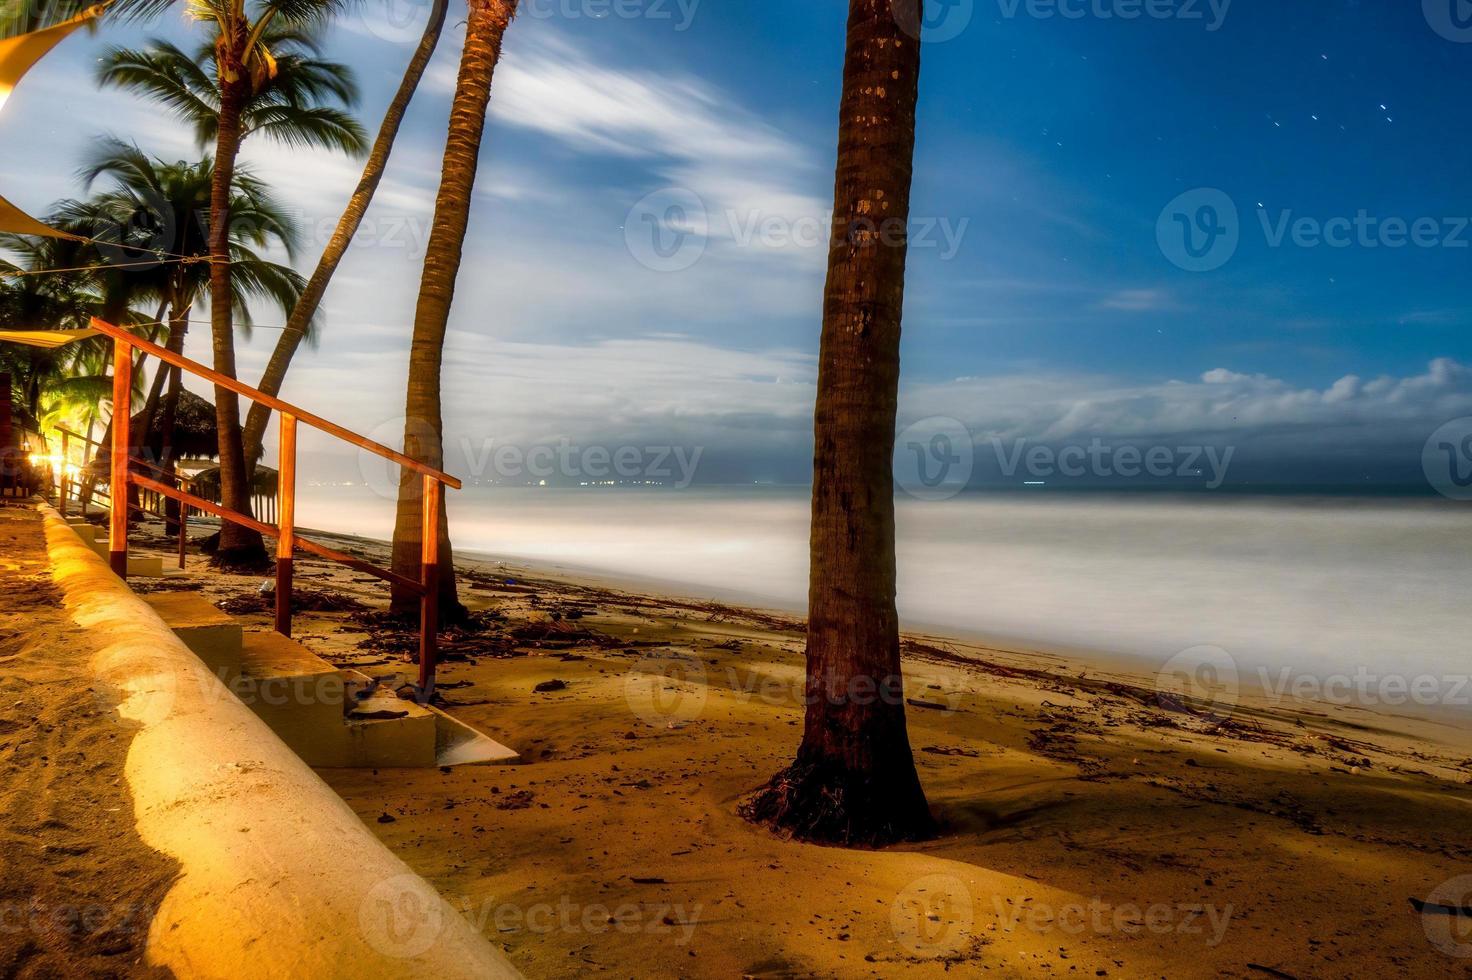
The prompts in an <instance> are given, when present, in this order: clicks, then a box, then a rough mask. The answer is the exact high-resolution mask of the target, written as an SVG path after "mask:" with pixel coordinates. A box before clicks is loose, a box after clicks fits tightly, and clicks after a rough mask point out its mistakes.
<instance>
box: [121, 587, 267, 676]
mask: <svg viewBox="0 0 1472 980" xmlns="http://www.w3.org/2000/svg"><path fill="white" fill-rule="evenodd" d="M139 598H141V599H142V600H143V601H144V603H145V604H147V605H148V607H149V608H150V609H152V610H153V611H154V612H156V613H158V618H159V619H162V620H163V621H164V625H166V626H168V627H169V629H171V630H173V631H174V634H175V635H176V636H178V637H179V639H181V640H183V641H184V645H185V646H187V647H188V648H189V649H190V650H192V651H194V655H195V656H197V657H198V658H199V659H200V660H203V661H204V662H205V666H207V667H209V668H210V671H211V672H213V673H214V675H215V676H216V677H218V678H220V680H221V681H223V682H224V683H225V684H226V685H227V686H228V685H229V684H231V683H232V682H233V681H234V680H235V678H237V677H239V676H240V654H241V646H242V630H241V628H240V624H239V623H237V622H236V621H235V620H233V619H231V618H230V617H229V616H228V615H226V614H225V613H223V612H221V611H220V610H219V609H218V608H216V607H215V606H214V605H213V604H212V603H211V602H210V601H209V600H208V599H206V598H205V597H204V596H202V595H200V594H198V593H197V592H152V593H149V594H147V595H142V596H139Z"/></svg>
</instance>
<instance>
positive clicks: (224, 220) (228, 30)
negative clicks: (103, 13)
mask: <svg viewBox="0 0 1472 980" xmlns="http://www.w3.org/2000/svg"><path fill="white" fill-rule="evenodd" d="M170 2H171V0H124V4H123V9H124V11H125V12H126V11H132V12H138V13H150V12H153V11H157V10H159V9H162V8H163V7H166V6H168V5H169V3H170ZM336 7H337V3H336V2H335V0H257V2H255V3H247V2H246V0H189V2H188V4H187V6H186V10H187V11H188V14H189V16H190V17H191V18H193V19H195V20H198V21H201V22H204V23H207V24H208V25H209V37H208V42H207V43H206V44H205V45H203V46H202V47H201V49H200V50H199V52H198V53H197V54H196V56H195V57H194V58H190V57H189V56H187V55H185V54H184V53H183V52H182V51H180V50H179V49H178V48H176V47H174V46H173V45H170V44H168V43H166V42H162V41H154V42H152V43H151V44H150V46H149V48H148V49H146V50H145V51H141V52H134V51H124V50H114V51H112V52H110V53H109V55H108V56H107V57H105V58H104V59H103V64H102V65H101V67H100V71H99V78H100V81H101V82H102V83H103V84H114V85H121V86H126V87H128V88H132V89H135V90H137V91H140V92H142V93H143V94H144V95H145V96H147V97H149V98H151V99H152V100H153V101H155V102H159V103H160V104H162V105H164V106H165V107H167V108H169V109H171V110H172V111H174V112H175V114H176V115H179V116H180V117H182V118H183V119H185V120H186V121H188V122H190V123H191V124H192V125H193V126H194V130H195V135H196V137H197V138H198V139H199V140H200V141H201V142H202V143H203V142H207V141H208V140H210V139H213V140H214V143H215V170H214V182H213V186H212V187H211V189H210V225H209V249H210V320H211V339H212V345H213V354H214V368H215V370H216V371H218V372H220V373H221V374H223V375H225V376H227V377H230V378H234V377H235V375H236V371H235V337H234V322H233V310H234V302H233V299H232V296H231V276H230V238H229V235H230V231H229V226H230V204H231V198H232V194H233V190H232V187H233V181H234V175H235V163H236V159H237V158H238V156H239V154H240V147H241V145H242V143H243V142H244V141H245V140H246V139H247V138H248V137H249V136H251V135H253V134H256V133H261V134H264V135H268V136H270V137H272V138H274V139H276V140H278V141H281V142H284V143H287V144H289V145H295V146H320V147H328V148H331V149H338V150H344V151H348V152H352V153H358V152H361V151H362V150H363V148H364V143H365V142H366V140H365V137H364V135H363V132H362V129H361V128H360V127H359V126H358V125H357V123H356V122H354V121H353V120H352V118H351V117H350V116H348V115H347V114H346V113H345V112H344V111H343V110H342V109H340V108H337V107H336V106H333V105H330V104H324V103H329V102H332V101H336V102H338V103H341V104H342V105H343V106H350V105H352V104H353V103H354V102H356V100H357V89H356V86H355V85H354V84H353V82H352V76H351V73H350V71H349V70H348V69H347V68H346V67H345V66H342V65H337V64H334V63H331V62H324V61H321V60H319V59H317V58H316V57H315V55H316V28H317V27H319V26H320V24H321V23H322V21H323V19H324V18H325V17H326V16H328V15H329V14H330V13H331V12H332V11H333V10H335V9H336ZM215 415H216V421H217V426H218V429H219V437H220V494H221V500H222V502H223V504H224V505H225V506H226V507H227V508H229V509H231V510H234V511H237V512H239V513H243V514H248V513H250V490H249V483H248V482H247V473H246V465H245V448H244V444H243V441H242V438H241V432H240V400H239V398H238V397H237V396H236V395H235V393H234V392H233V391H231V390H229V389H228V388H225V387H222V386H218V385H217V386H216V388H215ZM216 558H217V560H218V561H219V562H220V564H221V565H224V566H227V567H228V566H236V565H239V566H247V567H254V566H257V565H259V564H261V563H263V562H264V561H265V560H266V550H265V546H264V544H263V543H262V541H261V536H260V535H259V534H258V533H256V532H255V531H252V530H249V529H247V528H244V527H241V526H240V525H238V524H235V523H233V522H229V521H227V522H224V524H223V527H222V529H221V534H220V548H219V551H218V553H217V555H216Z"/></svg>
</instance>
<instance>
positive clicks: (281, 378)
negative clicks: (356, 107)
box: [245, 0, 449, 469]
mask: <svg viewBox="0 0 1472 980" xmlns="http://www.w3.org/2000/svg"><path fill="white" fill-rule="evenodd" d="M448 7H449V3H448V0H433V3H432V6H431V7H430V10H429V18H428V20H426V21H425V24H424V33H423V35H422V36H421V37H420V39H419V45H418V47H416V48H415V49H414V55H413V57H411V58H410V59H409V64H408V66H407V67H406V68H405V69H404V77H403V80H402V81H400V82H399V90H398V91H397V92H396V93H394V97H393V99H392V100H391V101H390V102H389V104H388V108H387V109H386V110H384V114H383V122H382V124H381V125H380V126H379V129H378V137H377V139H375V140H374V141H373V149H372V150H371V151H370V152H369V154H368V160H367V161H366V162H365V163H364V164H363V176H362V177H361V178H360V179H359V180H358V186H357V187H356V188H354V190H353V195H352V197H350V198H349V199H348V203H347V207H345V208H344V209H343V213H342V217H341V218H340V219H338V222H337V228H336V229H334V231H333V233H332V238H331V239H330V240H329V241H328V243H327V247H326V248H325V249H323V250H322V257H321V258H320V259H319V260H318V261H317V268H316V270H315V271H314V272H313V273H312V277H311V278H310V279H308V280H307V288H306V291H305V292H304V293H303V294H302V298H301V302H299V303H297V305H296V308H295V309H294V310H292V311H291V316H290V317H288V318H287V321H286V327H285V329H283V330H282V331H281V336H280V337H278V338H277V339H276V348H275V349H274V350H273V351H271V359H270V360H269V361H267V362H266V369H265V371H263V372H262V374H261V382H260V384H258V385H256V387H257V388H259V389H260V390H261V391H264V392H265V393H266V394H268V395H278V394H280V393H281V385H282V384H283V383H284V382H285V381H286V371H287V369H288V368H290V367H291V359H292V358H293V357H294V356H295V355H296V352H297V350H298V349H299V348H300V347H301V345H302V341H303V340H305V339H306V338H307V331H308V328H309V327H310V326H311V323H312V320H313V318H314V317H316V315H317V310H318V309H319V307H320V306H321V305H322V297H323V296H324V295H325V294H326V292H327V286H328V284H329V283H330V282H331V281H332V277H333V275H334V274H335V273H336V272H337V267H338V266H339V265H340V264H341V263H342V260H343V256H344V255H346V254H347V250H348V246H349V245H351V244H352V242H353V238H354V236H356V235H357V234H358V229H359V227H360V226H361V225H362V223H363V217H364V215H366V214H367V213H368V206H369V205H370V204H372V203H373V195H374V194H375V193H376V192H377V190H378V185H379V183H380V182H381V181H382V180H383V174H384V171H385V170H386V169H387V168H388V160H389V155H390V154H391V153H392V152H393V148H394V141H395V140H396V139H397V138H398V135H399V126H400V124H401V123H402V122H403V121H404V113H406V112H407V111H408V110H409V103H410V102H411V101H413V99H414V93H415V91H416V90H417V89H418V88H419V82H420V80H421V79H422V78H423V77H424V70H425V69H426V68H428V67H429V61H430V58H431V57H433V55H434V51H435V48H436V47H438V46H439V41H440V33H441V32H442V31H443V29H444V26H445V13H446V11H447V9H448ZM270 420H271V409H269V408H268V407H266V405H265V404H264V403H262V402H254V403H252V404H251V406H250V410H249V411H247V412H246V415H245V459H246V467H247V469H250V468H251V467H253V466H254V461H255V459H256V457H257V455H259V453H260V451H261V442H262V440H263V438H264V437H265V434H266V424H267V423H268V422H269V421H270Z"/></svg>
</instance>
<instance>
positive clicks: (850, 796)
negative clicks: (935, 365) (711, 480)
mask: <svg viewBox="0 0 1472 980" xmlns="http://www.w3.org/2000/svg"><path fill="white" fill-rule="evenodd" d="M921 3H922V0H850V2H849V19H848V51H847V57H846V59H845V63H844V71H843V98H842V104H841V108H840V114H839V135H838V168H837V175H836V180H835V187H834V222H833V238H832V241H831V242H830V246H829V253H828V283H827V287H826V289H825V293H824V300H823V335H822V342H821V345H820V353H819V368H818V396H817V408H816V418H815V426H814V433H815V445H814V451H813V514H812V532H811V569H810V582H809V592H808V634H807V711H806V718H805V722H804V728H803V738H802V743H801V746H800V747H799V748H798V751H797V758H796V760H795V761H794V762H793V764H792V765H791V766H790V767H788V768H787V769H785V770H784V771H782V772H780V773H778V774H777V775H776V776H775V777H774V778H773V779H772V781H771V782H770V783H769V784H768V785H767V786H766V787H765V788H764V789H763V790H761V791H760V792H759V793H758V794H757V795H756V796H755V797H753V798H752V799H750V800H749V801H747V803H746V804H745V805H744V807H743V810H744V812H745V814H746V815H747V816H748V817H749V818H750V819H753V820H757V821H759V822H763V823H766V824H769V825H771V826H773V827H774V828H776V829H777V830H779V831H780V832H783V833H786V834H790V835H792V836H795V837H798V838H801V839H804V840H812V841H820V842H826V843H835V844H844V845H881V844H887V843H891V842H894V841H897V840H907V839H915V838H919V837H923V836H925V835H928V834H930V833H932V832H933V829H934V823H933V821H932V818H931V815H930V810H929V807H928V806H927V804H926V800H925V793H924V791H923V790H922V789H921V787H920V779H919V776H918V775H917V774H916V771H915V760H914V757H913V755H912V753H911V751H910V741H909V736H908V733H907V732H906V728H905V701H904V697H903V685H902V683H901V679H900V644H899V617H898V615H897V613H896V611H895V548H894V533H895V532H894V482H893V475H892V472H893V471H892V462H891V460H892V455H893V452H894V437H895V414H896V410H897V406H898V400H899V349H900V314H901V308H902V306H903V301H904V288H905V256H906V251H907V243H906V241H905V238H904V234H903V229H904V228H905V225H906V223H907V222H908V220H909V215H910V178H911V168H912V165H913V160H914V152H915V103H916V98H917V93H918V88H919V78H920V42H919V40H918V39H917V38H915V37H913V36H911V35H910V34H908V33H906V32H905V31H904V30H903V29H902V27H901V25H902V24H905V23H908V24H918V23H920V13H921Z"/></svg>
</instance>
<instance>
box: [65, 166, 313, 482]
mask: <svg viewBox="0 0 1472 980" xmlns="http://www.w3.org/2000/svg"><path fill="white" fill-rule="evenodd" d="M81 176H82V179H83V181H84V182H85V184H86V185H87V186H89V187H90V186H91V185H92V184H94V183H95V182H96V181H98V180H100V179H107V180H109V181H110V182H111V183H110V186H109V188H108V189H107V190H106V191H104V192H103V193H101V194H98V195H95V196H93V197H92V198H90V199H88V200H87V201H85V202H75V201H73V202H65V203H64V204H63V205H62V206H60V207H58V208H57V211H56V213H55V214H54V215H53V220H55V222H56V224H55V226H56V227H59V228H62V229H63V230H67V231H72V232H74V233H77V234H81V235H85V236H86V237H88V238H91V239H93V240H94V241H101V242H104V243H114V242H116V243H118V244H119V245H121V246H123V247H125V248H129V251H128V252H127V253H126V254H127V255H129V256H140V255H146V254H148V251H149V250H152V251H156V252H159V253H161V255H163V256H168V257H172V258H174V259H178V260H182V261H166V262H160V263H159V264H157V265H154V266H150V267H147V268H145V269H143V270H141V271H140V272H139V274H140V275H143V276H146V277H148V278H149V279H150V280H151V281H152V290H153V292H154V293H155V294H157V295H158V296H159V297H160V299H161V302H162V308H163V309H166V310H167V311H168V342H167V347H168V349H169V350H171V351H173V352H175V353H182V352H183V350H184V339H185V335H186V333H187V331H188V329H189V316H190V313H191V311H192V310H193V308H194V306H195V304H196V303H197V302H198V301H199V299H200V298H201V297H203V296H204V295H205V293H206V290H207V289H208V288H209V284H210V274H209V262H208V259H209V256H210V246H209V241H208V234H207V229H206V228H205V226H204V223H203V221H202V216H203V215H204V214H205V213H206V209H207V208H208V205H209V200H210V194H211V192H212V189H213V186H214V162H213V160H212V159H211V158H210V157H208V156H206V157H205V158H204V159H203V160H202V161H200V162H198V163H190V162H187V161H182V160H181V161H176V162H172V163H170V162H167V161H164V160H161V159H158V158H153V157H149V156H148V155H147V154H145V153H143V152H142V151H141V150H139V149H138V147H137V146H135V145H133V144H131V143H125V142H123V141H121V140H116V139H103V140H100V141H99V143H98V145H97V148H96V150H95V151H94V152H93V154H92V156H91V158H90V159H89V160H88V161H87V162H86V164H85V165H84V166H83V167H82V170H81ZM230 213H231V222H230V235H231V241H230V253H231V263H230V278H231V296H232V299H233V303H234V316H235V318H236V319H237V320H238V321H239V322H240V323H241V324H242V325H243V326H245V327H247V328H248V327H249V326H250V324H251V321H252V317H251V311H250V306H249V301H250V300H251V299H252V298H259V299H266V300H269V301H270V302H271V303H273V304H274V305H275V306H276V307H277V308H278V309H279V310H281V312H282V313H283V314H285V313H287V312H289V311H290V310H292V309H294V308H295V306H296V305H297V301H298V300H299V298H300V297H301V294H302V289H303V281H302V278H301V276H300V275H298V274H297V272H296V271H295V270H293V269H292V268H290V267H289V266H284V265H278V264H277V263H274V262H268V261H266V260H265V259H263V258H261V257H260V255H259V254H258V253H257V251H256V250H257V249H261V248H266V247H268V246H271V245H273V244H274V245H279V246H281V247H282V248H283V249H284V250H285V251H286V254H287V255H288V256H289V257H290V256H295V255H296V250H297V246H298V234H297V229H296V228H295V226H294V225H293V224H292V223H291V218H290V216H289V215H288V214H287V212H286V211H285V210H283V209H282V207H281V206H280V205H279V204H278V203H277V202H276V200H275V199H274V198H273V197H272V196H271V194H270V192H269V191H268V189H267V188H266V185H265V184H264V182H262V181H261V180H259V179H258V178H257V177H255V176H254V175H253V174H252V173H251V172H250V171H249V170H247V169H245V168H243V167H237V168H236V171H235V180H234V194H233V195H232V197H231V202H230ZM130 246H131V247H130ZM156 319H159V320H162V316H159V317H158V318H156ZM308 327H310V324H308ZM165 376H167V377H168V379H169V386H168V392H167V394H166V395H164V396H163V399H162V405H163V411H164V416H163V418H164V422H163V426H162V432H163V433H164V435H165V436H167V435H168V433H169V432H170V430H171V426H172V420H173V418H174V417H175V413H176V410H177V407H178V401H179V388H180V383H181V379H180V372H179V369H178V368H172V369H169V370H163V366H162V365H160V370H159V372H158V373H157V374H156V375H155V377H154V383H153V386H152V389H151V390H150V392H149V396H148V399H147V401H146V403H145V405H144V409H143V412H142V420H141V423H140V431H141V432H144V433H146V432H148V431H149V430H150V427H151V425H152V422H153V417H154V413H155V411H156V410H157V409H158V406H159V403H160V391H161V390H162V381H163V379H164V378H165ZM146 448H149V449H151V450H153V451H154V452H156V453H158V454H159V458H160V462H161V463H162V464H164V465H167V464H168V463H169V462H170V460H168V459H167V458H166V457H167V456H168V453H167V452H166V450H165V447H163V446H154V447H146ZM257 451H259V450H257Z"/></svg>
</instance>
